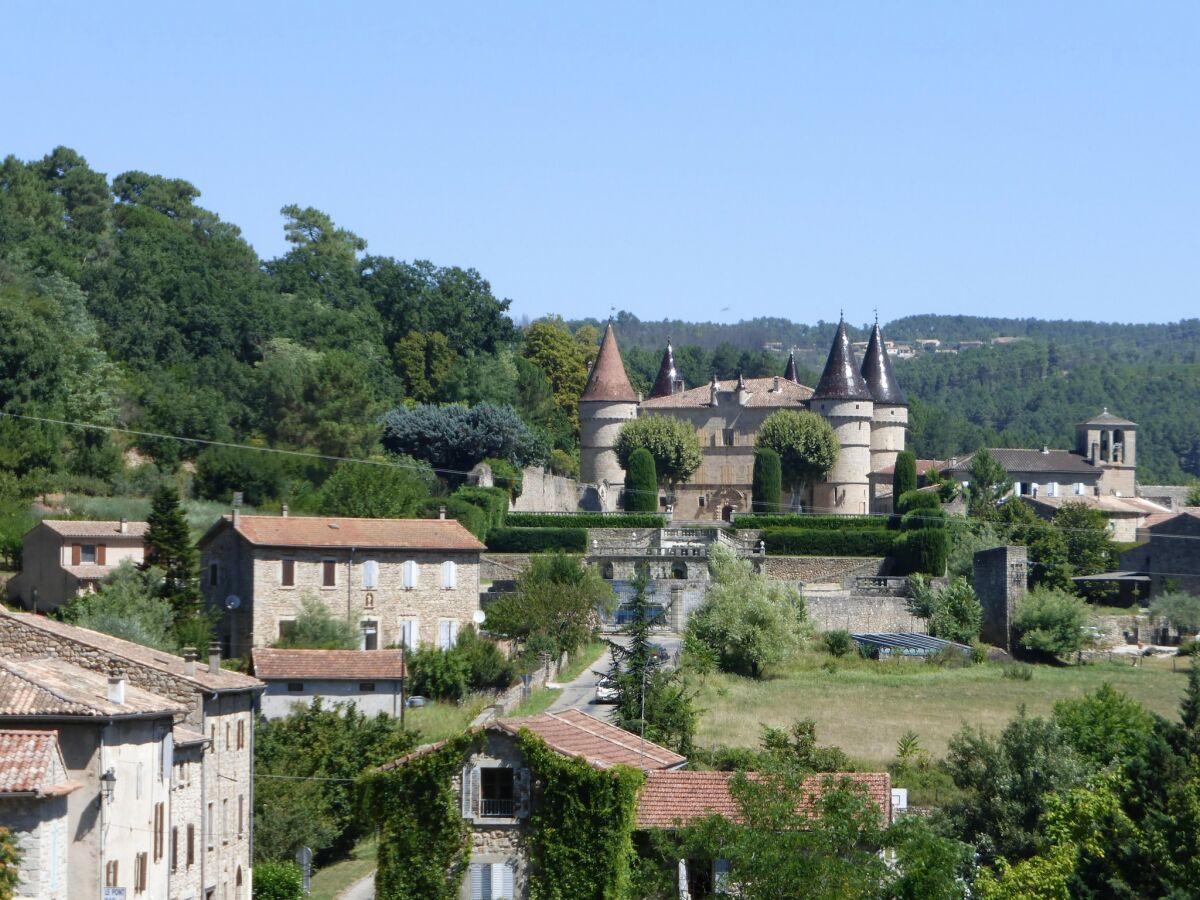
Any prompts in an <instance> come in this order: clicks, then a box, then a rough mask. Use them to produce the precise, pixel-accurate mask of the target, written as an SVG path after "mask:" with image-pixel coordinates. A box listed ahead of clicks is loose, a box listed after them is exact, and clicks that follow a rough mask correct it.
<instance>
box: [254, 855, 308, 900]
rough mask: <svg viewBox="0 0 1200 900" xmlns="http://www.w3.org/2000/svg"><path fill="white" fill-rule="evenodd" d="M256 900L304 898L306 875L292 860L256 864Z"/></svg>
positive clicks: (298, 899) (296, 899) (293, 899)
mask: <svg viewBox="0 0 1200 900" xmlns="http://www.w3.org/2000/svg"><path fill="white" fill-rule="evenodd" d="M254 900H304V876H303V874H302V873H301V872H300V867H299V866H298V865H296V864H295V863H294V862H292V861H291V860H284V861H283V862H275V861H271V860H264V861H263V862H260V863H256V864H255V866H254Z"/></svg>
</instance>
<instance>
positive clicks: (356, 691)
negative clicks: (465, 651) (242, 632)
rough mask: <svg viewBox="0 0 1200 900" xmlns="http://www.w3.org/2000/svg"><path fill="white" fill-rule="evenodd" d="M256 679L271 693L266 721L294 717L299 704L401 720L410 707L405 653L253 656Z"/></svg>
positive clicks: (271, 652)
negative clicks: (344, 706)
mask: <svg viewBox="0 0 1200 900" xmlns="http://www.w3.org/2000/svg"><path fill="white" fill-rule="evenodd" d="M250 656H251V659H252V661H253V665H254V677H256V678H258V679H259V680H260V681H262V682H263V683H264V684H265V685H266V686H267V689H266V691H265V692H264V693H263V698H262V715H263V718H264V719H277V718H282V717H283V716H286V715H288V714H289V713H290V712H291V711H292V708H293V707H294V706H295V705H296V704H297V703H300V704H303V705H304V706H311V705H312V702H313V701H314V700H316V699H318V698H319V699H320V700H322V701H323V702H324V704H325V706H326V707H328V706H330V705H331V704H334V703H351V704H353V705H354V706H355V707H357V709H358V711H359V712H361V713H363V714H364V715H368V716H375V715H377V714H379V713H385V714H386V715H389V716H398V715H400V710H401V707H402V705H403V703H404V658H403V653H402V652H401V651H400V650H277V649H274V648H268V647H257V648H255V649H254V650H251V651H250Z"/></svg>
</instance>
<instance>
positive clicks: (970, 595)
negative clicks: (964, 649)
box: [907, 575, 983, 644]
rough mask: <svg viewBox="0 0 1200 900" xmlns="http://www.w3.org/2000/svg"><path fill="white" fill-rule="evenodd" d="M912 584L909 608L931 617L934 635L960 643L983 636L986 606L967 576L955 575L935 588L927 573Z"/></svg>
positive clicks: (918, 613)
mask: <svg viewBox="0 0 1200 900" xmlns="http://www.w3.org/2000/svg"><path fill="white" fill-rule="evenodd" d="M911 585H912V587H911V592H910V596H909V598H908V601H907V602H908V610H909V612H911V613H912V614H913V615H914V616H918V617H920V618H922V619H926V620H927V621H928V623H929V633H930V634H931V635H933V636H934V637H939V638H943V639H944V640H947V641H955V642H957V643H960V644H970V643H972V642H973V641H975V640H977V639H978V638H979V627H980V624H981V622H982V620H983V610H982V608H981V607H980V605H979V598H978V597H976V596H975V589H974V588H972V587H971V583H970V582H969V581H967V579H966V578H962V577H954V578H951V579H950V581H949V583H948V584H946V585H945V586H943V587H940V588H931V587H930V585H929V579H928V578H927V577H925V576H921V575H914V576H913V577H912V579H911Z"/></svg>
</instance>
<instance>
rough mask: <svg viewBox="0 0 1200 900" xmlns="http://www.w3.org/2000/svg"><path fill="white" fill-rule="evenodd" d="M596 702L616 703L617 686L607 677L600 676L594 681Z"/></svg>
mask: <svg viewBox="0 0 1200 900" xmlns="http://www.w3.org/2000/svg"><path fill="white" fill-rule="evenodd" d="M596 702H597V703H616V702H617V686H616V685H615V684H613V682H612V681H611V680H610V679H608V678H601V679H600V680H599V681H597V682H596Z"/></svg>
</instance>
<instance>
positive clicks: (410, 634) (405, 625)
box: [400, 619, 419, 650]
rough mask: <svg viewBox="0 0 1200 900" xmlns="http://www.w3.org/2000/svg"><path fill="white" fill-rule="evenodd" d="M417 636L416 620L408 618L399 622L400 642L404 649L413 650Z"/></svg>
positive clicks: (415, 646)
mask: <svg viewBox="0 0 1200 900" xmlns="http://www.w3.org/2000/svg"><path fill="white" fill-rule="evenodd" d="M418 640H419V638H418V637H417V620H416V619H410V620H408V621H407V622H401V623H400V644H401V645H402V646H403V647H404V648H405V649H406V650H415V649H416V648H417V643H418Z"/></svg>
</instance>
